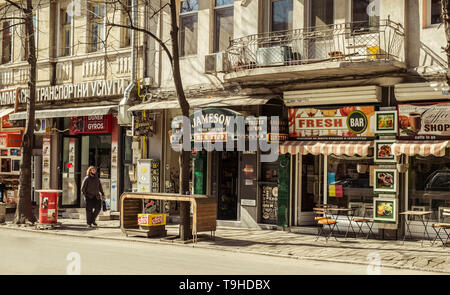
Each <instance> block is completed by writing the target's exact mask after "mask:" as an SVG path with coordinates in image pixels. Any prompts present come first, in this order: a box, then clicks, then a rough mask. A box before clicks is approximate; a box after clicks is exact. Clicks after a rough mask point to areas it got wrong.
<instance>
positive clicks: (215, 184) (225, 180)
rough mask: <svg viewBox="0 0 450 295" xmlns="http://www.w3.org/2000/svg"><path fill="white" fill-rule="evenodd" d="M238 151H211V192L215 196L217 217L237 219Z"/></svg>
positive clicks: (220, 218)
mask: <svg viewBox="0 0 450 295" xmlns="http://www.w3.org/2000/svg"><path fill="white" fill-rule="evenodd" d="M238 155H239V154H238V152H213V161H212V168H213V169H212V171H211V172H212V194H213V195H215V196H216V198H217V219H219V220H237V218H238V209H237V208H238V196H239V170H238V164H239V162H238V160H239V156H238Z"/></svg>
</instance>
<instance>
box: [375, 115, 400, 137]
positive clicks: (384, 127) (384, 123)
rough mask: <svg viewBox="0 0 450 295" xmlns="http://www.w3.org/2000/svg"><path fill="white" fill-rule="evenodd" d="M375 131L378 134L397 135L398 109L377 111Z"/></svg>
mask: <svg viewBox="0 0 450 295" xmlns="http://www.w3.org/2000/svg"><path fill="white" fill-rule="evenodd" d="M375 121H376V125H375V133H376V134H378V135H397V133H398V124H397V111H379V112H375Z"/></svg>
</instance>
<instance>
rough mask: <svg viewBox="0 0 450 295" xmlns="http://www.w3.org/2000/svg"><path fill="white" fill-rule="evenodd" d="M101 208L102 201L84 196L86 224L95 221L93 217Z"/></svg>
mask: <svg viewBox="0 0 450 295" xmlns="http://www.w3.org/2000/svg"><path fill="white" fill-rule="evenodd" d="M101 208H102V201H101V200H99V199H97V198H93V199H88V198H86V221H87V224H89V225H91V224H92V223H94V222H95V219H96V218H97V216H98V214H99V213H100V210H101Z"/></svg>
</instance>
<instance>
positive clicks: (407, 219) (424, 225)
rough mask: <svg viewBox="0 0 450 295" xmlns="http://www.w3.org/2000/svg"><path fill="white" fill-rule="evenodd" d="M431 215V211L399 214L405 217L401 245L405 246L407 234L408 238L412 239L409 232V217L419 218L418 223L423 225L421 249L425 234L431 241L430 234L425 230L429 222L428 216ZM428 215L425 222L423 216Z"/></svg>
mask: <svg viewBox="0 0 450 295" xmlns="http://www.w3.org/2000/svg"><path fill="white" fill-rule="evenodd" d="M431 213H433V211H405V212H402V213H399V214H400V215H406V230H405V234H404V235H403V244H405V239H406V236H407V234H408V233H409V237H410V238H411V239H412V233H411V230H410V225H411V221H412V219H411V218H410V217H411V216H417V217H419V218H420V221H421V222H422V224H423V227H424V231H423V237H422V243H421V245H422V247H423V240H424V239H425V234H426V235H427V236H428V239H430V240H431V238H430V234H429V233H428V229H427V225H428V221H429V220H430V215H431ZM427 215H428V218H427V219H426V220H425V216H427Z"/></svg>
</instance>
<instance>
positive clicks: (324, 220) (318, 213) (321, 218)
mask: <svg viewBox="0 0 450 295" xmlns="http://www.w3.org/2000/svg"><path fill="white" fill-rule="evenodd" d="M322 208H323V207H322ZM322 208H317V209H313V212H314V215H315V217H314V220H315V221H316V222H317V236H316V239H315V241H317V240H318V239H319V238H320V237H321V236H323V237H325V241H326V242H327V243H328V239H329V238H330V237H331V236H332V235H333V232H334V229H335V227H336V223H337V221H336V220H334V219H332V218H331V216H327V214H326V209H322ZM326 225H328V228H329V229H330V232H329V234H328V235H325V226H326ZM333 237H334V238H335V239H336V241H337V240H338V239H337V238H336V237H335V236H333Z"/></svg>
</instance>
